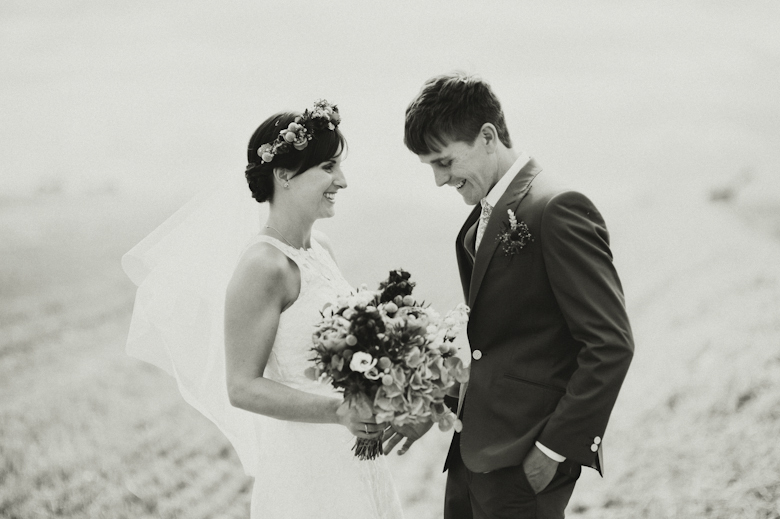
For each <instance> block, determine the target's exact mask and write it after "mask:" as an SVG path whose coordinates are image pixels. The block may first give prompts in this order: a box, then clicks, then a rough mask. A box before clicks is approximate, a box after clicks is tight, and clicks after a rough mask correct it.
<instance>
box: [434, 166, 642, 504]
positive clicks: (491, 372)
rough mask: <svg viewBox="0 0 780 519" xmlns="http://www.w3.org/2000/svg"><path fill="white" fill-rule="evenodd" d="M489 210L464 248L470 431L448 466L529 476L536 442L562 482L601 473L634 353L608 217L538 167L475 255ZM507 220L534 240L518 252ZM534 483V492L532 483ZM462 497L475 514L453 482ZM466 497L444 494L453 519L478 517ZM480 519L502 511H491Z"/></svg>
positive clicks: (517, 182) (470, 222)
mask: <svg viewBox="0 0 780 519" xmlns="http://www.w3.org/2000/svg"><path fill="white" fill-rule="evenodd" d="M507 174H509V173H507ZM480 209H481V208H480V205H477V206H476V207H475V209H474V211H473V212H472V213H471V214H470V215H469V217H468V219H467V220H466V222H465V224H464V225H463V228H462V229H461V231H460V233H459V235H458V238H457V243H456V250H457V259H458V266H459V270H460V277H461V282H462V284H463V292H464V295H465V299H466V301H467V302H468V305H469V307H470V308H471V316H470V320H469V324H468V338H469V343H470V347H471V352H472V363H471V375H470V380H469V382H468V386H467V388H465V390H462V391H461V398H460V402H459V409H458V413H459V415H460V418H461V420H462V424H463V429H462V431H461V432H460V433H459V434H455V436H454V438H453V443H452V446H451V448H450V452H449V454H448V458H447V467H449V468H450V475H449V477H450V478H453V477H454V476H453V464H454V463H462V465H465V468H466V469H468V470H467V471H463V472H466V473H468V474H470V476H469V477H472V476H473V475H474V474H476V475H480V474H481V473H487V472H494V471H495V472H494V474H499V473H503V472H499V469H504V468H507V467H514V468H515V469H516V468H517V467H519V468H520V470H522V463H523V460H524V458H525V456H526V455H527V454H528V453H529V451H530V449H531V448H532V447H533V446H534V444H535V442H539V443H541V444H542V445H543V446H544V447H546V448H548V449H550V450H552V451H554V453H557V454H559V455H561V456H564V457H565V458H566V461H565V462H563V463H561V464H560V465H559V468H558V470H559V473H560V474H559V476H562V475H563V474H565V475H568V476H569V477H570V478H571V479H572V480H573V479H576V477H577V476H578V475H579V471H580V466H581V465H584V466H589V467H593V468H595V469H596V470H598V471H599V472H600V473H602V472H603V470H604V463H603V458H602V450H603V449H602V438H603V436H604V431H605V429H606V426H607V421H608V419H609V415H610V413H611V411H612V407H613V405H614V403H615V399H616V398H617V395H618V391H619V389H620V386H621V384H622V382H623V379H624V377H625V374H626V371H627V369H628V366H629V363H630V361H631V357H632V353H633V339H632V335H631V328H630V325H629V321H628V317H627V315H626V311H625V305H624V299H623V293H622V288H621V284H620V280H619V279H618V276H617V273H616V271H615V268H614V267H613V264H612V254H611V251H610V248H609V235H608V233H607V229H606V226H605V224H604V220H603V219H602V217H601V215H600V213H599V212H598V210H597V209H596V208H595V206H594V205H593V204H592V203H591V202H590V200H588V199H587V198H586V197H585V196H583V195H582V194H580V193H578V192H575V191H571V190H567V189H565V188H563V187H561V186H560V185H559V184H558V182H557V181H556V180H555V179H554V178H553V177H552V175H549V174H547V173H542V171H541V168H540V167H539V166H538V165H537V164H536V162H535V161H534V160H530V161H529V162H528V163H527V164H526V165H525V166H524V167H523V168H522V169H521V170H520V171H519V173H517V175H516V176H515V177H514V179H513V180H512V181H511V183H510V184H509V186H508V188H507V189H506V191H505V193H504V194H503V196H501V198H500V199H499V201H498V203H497V204H496V206H495V207H494V208H493V211H492V214H491V216H490V218H489V220H488V223H487V226H486V228H485V231H484V235H483V236H484V237H483V238H482V241H481V243H480V245H479V248H478V249H477V250H476V252H475V234H476V228H477V223H478V220H479V216H480ZM507 211H511V212H512V213H513V214H515V215H516V219H517V221H518V222H522V223H524V224H525V225H527V226H528V230H529V231H530V235H531V237H532V241H527V242H526V243H525V245H524V246H523V247H522V248H521V249H520V250H519V251H517V253H513V254H506V253H505V251H504V248H503V245H502V244H500V243H499V242H498V241H497V237H498V236H499V234H500V233H501V232H502V231H503V230H504V229H505V227H506V226H507V225H508V221H509V217H508V213H507ZM462 389H464V388H462ZM456 458H457V459H456ZM461 459H462V462H461ZM445 468H446V467H445ZM507 470H510V472H509V473H508V474H514V475H510V476H507V477H511V478H514V477H519V478H523V477H524V475H523V474H520V475H518V473H517V471H516V470H515V472H511V470H514V469H507ZM559 476H556V478H558V477H559ZM458 477H459V476H458ZM464 477H465V476H464ZM491 477H498V476H496V475H492V476H491ZM464 481H465V479H464ZM469 481H471V480H469ZM554 482H556V484H557V479H556V480H554ZM456 483H457V482H456ZM463 485H465V483H463ZM525 485H526V487H527V488H530V486H528V483H527V479H526V480H525ZM551 486H553V485H552V484H551ZM572 488H573V483H572ZM512 491H514V490H512ZM545 491H547V489H545V490H544V491H542V493H541V494H543V493H544V492H545ZM463 492H466V493H467V496H470V499H471V500H472V505H473V500H474V498H475V495H474V493H473V489H472V488H468V489H466V488H465V487H464V486H461V485H460V483H457V484H455V483H454V484H453V485H451V484H450V482H449V481H448V494H452V493H463ZM541 494H540V496H541ZM569 494H570V491H569ZM460 497H463V496H455V495H448V496H447V500H448V503H449V507H450V513H449V515H447V516H446V517H471V515H461V514H459V513H455V514H453V513H452V508H453V506H455V507H456V508H457V507H458V506H461V507H462V506H467V504H468V501H463V500H459V499H460ZM491 499H492V498H491ZM530 499H534V497H533V494H531V497H530ZM565 499H566V501H568V495H567V496H566V497H565ZM457 503H460V504H457ZM485 506H487V505H482V504H480V505H478V506H476V507H475V510H477V508H479V507H483V508H484V507H485ZM562 506H563V507H565V502H564V503H563V504H562ZM561 512H562V508H561ZM475 515H476V516H482V517H493V516H494V515H495V516H498V515H499V514H493V513H491V512H489V511H488V509H487V508H485V511H483V512H480V513H475ZM540 515H542V516H543V515H544V514H540ZM501 516H502V517H503V515H501ZM509 516H511V517H515V515H508V517H509ZM523 517H525V516H523Z"/></svg>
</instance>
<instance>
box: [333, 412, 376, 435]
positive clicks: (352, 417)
mask: <svg viewBox="0 0 780 519" xmlns="http://www.w3.org/2000/svg"><path fill="white" fill-rule="evenodd" d="M336 414H337V416H338V422H339V423H340V424H341V425H343V426H344V427H346V428H347V429H349V432H351V433H352V434H353V435H354V436H357V437H358V438H363V439H367V440H374V439H376V438H379V436H380V435H381V434H382V431H384V430H385V429H386V428H387V424H385V423H376V419H375V417H374V416H372V417H371V418H368V419H365V418H361V417H360V413H359V412H358V410H357V409H356V408H354V407H340V408H339V410H338V411H337V412H336Z"/></svg>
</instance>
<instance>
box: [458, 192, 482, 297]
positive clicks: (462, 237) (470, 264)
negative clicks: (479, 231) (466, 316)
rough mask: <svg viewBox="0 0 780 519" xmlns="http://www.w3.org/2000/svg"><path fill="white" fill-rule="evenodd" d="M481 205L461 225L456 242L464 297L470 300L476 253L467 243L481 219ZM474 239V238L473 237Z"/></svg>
mask: <svg viewBox="0 0 780 519" xmlns="http://www.w3.org/2000/svg"><path fill="white" fill-rule="evenodd" d="M480 211H481V209H480V206H479V205H477V206H476V207H474V210H473V211H471V214H469V216H468V218H466V221H465V222H464V224H463V227H461V229H460V232H459V233H458V238H457V240H456V243H455V252H456V256H457V258H458V270H459V271H460V282H461V285H462V286H463V298H464V299H465V300H468V298H469V285H470V284H471V272H472V270H473V269H474V255H473V250H469V246H468V245H467V240H468V236H473V232H472V231H471V229H472V228H473V227H474V224H475V223H476V221H477V220H478V219H479V214H480ZM472 239H473V238H472Z"/></svg>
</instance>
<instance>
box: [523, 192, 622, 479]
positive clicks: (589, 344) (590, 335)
mask: <svg viewBox="0 0 780 519" xmlns="http://www.w3.org/2000/svg"><path fill="white" fill-rule="evenodd" d="M541 244H542V253H543V256H544V262H545V266H546V269H547V275H548V278H549V280H550V285H551V287H552V290H553V293H554V295H555V298H556V301H557V302H558V306H559V307H560V309H561V312H562V313H563V317H564V319H565V320H566V323H567V325H568V327H569V331H570V332H571V335H572V337H573V338H574V339H575V341H577V343H579V345H580V351H579V353H578V355H577V368H576V370H575V371H574V373H573V375H572V377H571V379H570V381H569V384H568V386H567V388H566V394H565V395H564V396H563V397H562V398H561V400H560V401H559V403H558V406H557V407H556V409H555V411H554V412H553V414H552V416H551V417H550V420H549V421H548V422H547V424H546V425H545V428H544V429H543V430H542V432H541V435H540V436H539V438H538V441H539V442H541V443H542V444H543V445H545V446H546V447H548V448H550V449H552V450H553V451H555V452H557V453H560V454H561V455H563V456H565V457H566V458H568V459H571V460H573V461H576V462H578V463H580V464H581V465H585V466H591V467H594V468H599V464H598V461H597V460H598V452H597V451H598V449H600V447H601V446H600V443H601V438H602V437H603V436H604V431H605V429H606V427H607V421H608V420H609V415H610V413H611V412H612V408H613V406H614V404H615V400H616V399H617V395H618V392H619V390H620V386H621V385H622V383H623V379H624V378H625V376H626V372H627V370H628V366H629V364H630V362H631V358H632V356H633V351H634V342H633V337H632V334H631V327H630V325H629V322H628V316H627V314H626V309H625V302H624V298H623V289H622V287H621V284H620V279H619V278H618V275H617V272H616V271H615V267H614V265H613V264H612V252H611V251H610V248H609V234H608V232H607V228H606V225H605V224H604V220H603V218H602V217H601V214H600V213H599V212H598V210H597V209H596V207H595V206H594V205H593V203H592V202H591V201H590V200H588V199H587V198H586V197H585V196H584V195H582V194H580V193H577V192H565V193H561V194H559V195H556V196H555V197H553V198H552V199H551V200H550V201H549V202H548V203H547V205H546V207H545V210H544V213H543V215H542V223H541ZM597 437H598V440H596V438H597Z"/></svg>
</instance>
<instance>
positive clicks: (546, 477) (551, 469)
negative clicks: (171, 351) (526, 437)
mask: <svg viewBox="0 0 780 519" xmlns="http://www.w3.org/2000/svg"><path fill="white" fill-rule="evenodd" d="M557 469H558V462H557V461H555V460H553V459H552V458H550V457H549V456H547V455H546V454H545V453H543V452H542V451H541V450H539V448H538V447H537V446H535V445H534V446H533V447H531V451H530V452H529V453H528V455H527V456H526V457H525V459H524V460H523V471H525V477H526V478H527V479H528V483H530V484H531V488H532V489H533V491H534V493H535V494H538V493H539V492H541V491H542V490H544V489H545V488H547V485H549V484H550V481H552V479H553V477H555V471H556V470H557Z"/></svg>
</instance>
